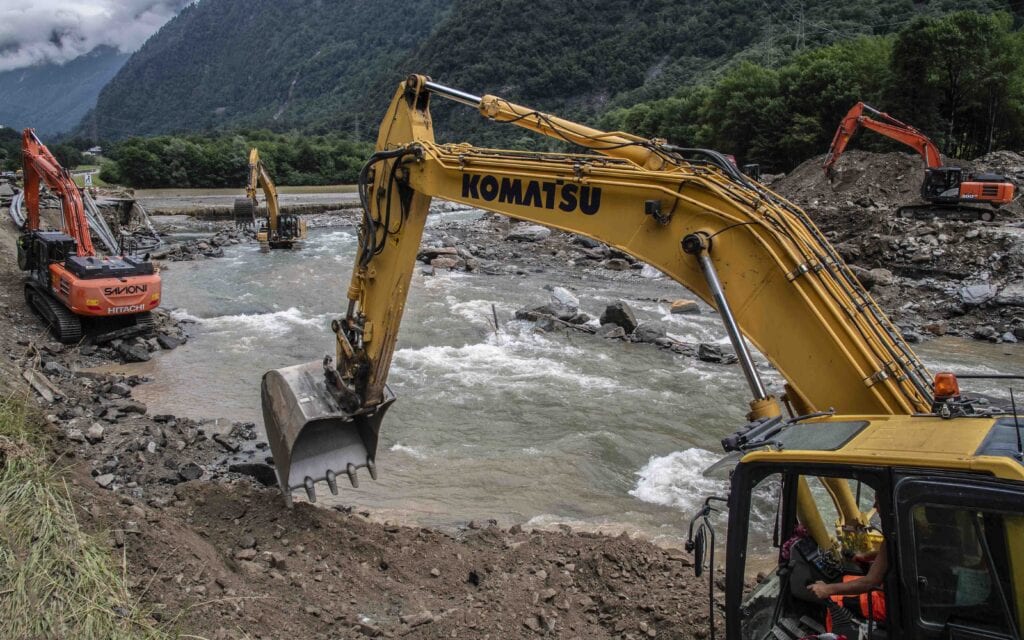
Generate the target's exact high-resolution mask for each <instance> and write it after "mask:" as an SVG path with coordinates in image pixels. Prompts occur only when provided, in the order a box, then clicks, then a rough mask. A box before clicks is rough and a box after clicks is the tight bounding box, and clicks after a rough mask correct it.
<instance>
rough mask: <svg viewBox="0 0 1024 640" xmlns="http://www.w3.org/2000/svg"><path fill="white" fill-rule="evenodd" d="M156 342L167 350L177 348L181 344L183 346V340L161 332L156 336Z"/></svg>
mask: <svg viewBox="0 0 1024 640" xmlns="http://www.w3.org/2000/svg"><path fill="white" fill-rule="evenodd" d="M156 342H157V344H159V345H160V348H161V349H165V350H167V351H170V350H172V349H177V348H178V347H179V346H181V340H179V339H178V338H175V337H174V336H169V335H167V334H165V333H161V334H160V335H158V336H157V337H156Z"/></svg>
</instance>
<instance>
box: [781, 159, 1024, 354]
mask: <svg viewBox="0 0 1024 640" xmlns="http://www.w3.org/2000/svg"><path fill="white" fill-rule="evenodd" d="M822 160H823V158H822V157H819V158H813V159H811V160H809V161H807V162H805V163H803V164H802V165H800V166H799V167H797V168H796V169H795V170H794V171H793V172H792V173H791V174H789V175H787V176H783V177H775V178H774V179H773V180H772V181H771V185H770V186H771V188H772V189H774V190H776V191H777V192H779V193H780V194H781V195H783V196H785V197H787V198H789V199H790V200H792V201H794V202H796V203H797V204H799V205H801V206H802V207H804V208H805V209H806V210H807V212H808V213H810V214H811V216H812V217H813V218H814V220H815V222H816V223H817V225H818V226H819V227H820V228H821V229H822V230H823V231H824V232H825V234H826V235H827V236H828V237H829V239H830V240H831V241H832V243H833V244H835V245H836V247H837V249H838V250H839V252H840V253H841V254H842V256H843V258H844V259H845V260H846V261H847V262H848V263H849V264H850V265H852V266H853V268H854V271H855V272H856V273H857V275H858V276H859V277H860V279H861V281H862V282H863V283H864V284H865V285H866V286H867V287H868V288H869V290H870V291H871V294H872V295H873V296H874V298H875V299H876V300H877V301H878V302H879V304H881V306H882V308H883V309H885V311H886V312H887V313H888V314H889V315H890V317H891V318H892V319H893V320H894V321H895V322H896V323H897V325H899V326H900V328H901V329H903V333H904V335H905V336H906V337H907V338H908V340H910V341H912V342H916V341H919V340H921V339H922V338H926V337H929V336H939V335H947V334H949V335H958V336H964V337H974V338H977V339H981V340H988V341H991V342H1016V341H1018V340H1024V207H1022V205H1021V200H1020V194H1021V192H1022V189H1024V157H1022V156H1021V155H1019V154H1016V153H1013V152H1009V151H997V152H994V153H990V154H988V155H986V156H983V157H982V158H979V159H977V160H975V161H974V162H956V164H960V165H963V166H964V167H965V169H967V171H973V172H979V173H980V172H991V173H997V174H1001V175H1004V176H1006V177H1007V178H1009V179H1010V180H1011V181H1013V182H1014V183H1015V184H1016V187H1017V194H1018V199H1017V200H1016V201H1015V202H1013V203H1011V204H1009V205H1006V206H1004V207H1002V208H1001V209H999V210H997V211H996V212H995V220H994V221H992V222H964V221H958V220H948V219H943V218H934V219H930V220H908V219H904V218H901V217H899V216H898V215H897V209H898V208H899V207H900V206H904V205H911V204H918V203H920V202H921V201H920V200H919V197H918V195H919V189H920V184H921V179H922V177H923V169H922V167H921V162H920V159H919V158H917V157H915V156H911V155H908V154H903V153H885V154H879V153H866V152H862V151H850V152H847V153H846V154H845V155H844V156H843V157H842V159H841V160H840V162H839V164H838V165H837V167H836V171H835V173H834V176H833V178H832V179H831V180H830V179H829V178H827V177H826V176H825V174H824V172H823V171H822V170H821V162H822Z"/></svg>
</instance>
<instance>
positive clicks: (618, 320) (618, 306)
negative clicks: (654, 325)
mask: <svg viewBox="0 0 1024 640" xmlns="http://www.w3.org/2000/svg"><path fill="white" fill-rule="evenodd" d="M606 324H614V325H617V326H620V327H622V329H623V331H625V332H626V333H633V331H634V330H636V327H637V325H638V324H639V323H638V322H637V321H636V314H635V313H633V309H632V308H631V307H630V306H629V305H628V304H626V303H625V302H623V301H622V300H619V301H617V302H613V303H612V304H610V305H608V306H607V307H605V309H604V313H602V314H601V325H602V326H603V325H606Z"/></svg>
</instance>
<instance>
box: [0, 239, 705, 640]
mask: <svg viewBox="0 0 1024 640" xmlns="http://www.w3.org/2000/svg"><path fill="white" fill-rule="evenodd" d="M4 223H5V224H9V223H7V221H6V219H5V221H4ZM12 246H13V242H5V243H4V245H3V250H2V255H0V301H2V309H0V311H2V313H3V314H4V317H5V322H6V323H7V326H8V327H9V330H6V331H4V332H2V333H0V348H3V350H4V351H5V353H8V354H10V357H9V358H8V359H6V360H5V361H3V363H2V366H0V368H2V369H3V373H4V375H3V380H4V385H5V386H6V387H7V392H8V393H10V394H15V395H17V396H18V397H20V398H22V399H23V402H24V403H25V404H26V406H29V407H31V409H30V413H31V415H32V416H33V418H32V424H33V425H35V428H36V429H37V430H38V432H41V433H43V434H45V436H46V439H45V444H42V445H39V446H40V449H39V451H40V452H41V455H42V456H44V458H45V459H46V460H47V461H57V463H58V464H56V465H55V466H53V467H52V469H53V470H54V473H55V474H56V475H55V476H53V481H55V482H57V483H58V486H60V487H63V488H64V490H65V492H66V495H67V498H68V499H67V504H68V505H72V506H73V507H72V508H73V510H74V522H73V523H71V524H72V525H73V529H72V530H71V534H69V535H67V536H62V537H61V542H63V543H65V544H67V545H73V544H77V542H76V541H77V540H79V539H80V538H79V536H87V537H88V538H89V539H90V540H93V541H94V543H93V544H94V545H97V546H95V547H94V548H95V549H98V552H97V553H99V556H100V557H105V558H106V562H107V564H106V565H105V566H106V567H107V568H108V569H110V568H111V567H112V568H113V569H111V570H116V571H119V572H120V573H119V575H120V576H121V580H122V582H121V583H117V582H113V581H111V584H110V587H111V588H114V589H118V590H119V591H117V592H118V593H119V594H122V595H123V596H124V598H125V601H126V602H127V603H128V604H129V605H131V606H128V605H122V604H121V603H120V601H116V602H115V601H111V600H106V599H99V594H100V593H101V591H100V590H98V589H97V590H95V591H94V592H90V593H89V595H90V596H91V597H92V600H91V603H92V609H90V610H89V611H85V612H80V611H79V610H78V609H77V608H73V607H72V608H69V607H68V606H67V603H68V602H69V601H68V599H67V596H68V594H65V593H64V591H63V589H64V588H65V587H63V586H62V585H61V584H60V583H55V582H54V581H50V582H48V583H47V584H55V588H54V589H51V590H42V591H40V592H38V593H34V594H33V595H32V600H33V602H34V603H35V606H36V609H35V610H32V611H26V610H25V609H24V608H22V609H21V615H18V616H10V617H8V616H4V618H3V621H2V622H0V631H2V633H0V635H3V636H4V637H12V638H30V637H35V636H38V635H39V633H38V632H36V631H34V629H38V628H39V627H38V626H36V625H38V624H41V623H42V621H43V620H44V618H45V616H47V615H49V614H50V613H52V612H55V611H60V612H61V613H62V615H63V616H64V618H62V620H64V622H62V623H61V624H66V625H68V626H67V627H66V628H75V625H91V624H93V623H90V622H89V619H88V618H87V617H86V614H87V613H92V614H95V613H97V612H99V613H102V614H103V615H104V616H105V619H107V620H111V619H117V620H123V622H120V623H118V624H121V625H122V627H123V628H119V629H118V630H117V631H116V632H112V631H109V629H108V628H107V627H101V626H93V627H91V628H89V629H86V630H85V631H83V632H82V633H78V634H76V637H83V638H88V637H96V638H100V637H103V638H106V637H119V634H120V637H138V636H142V635H144V634H145V633H152V634H153V636H154V637H159V634H161V633H162V634H166V635H168V636H171V637H175V636H193V637H203V638H220V639H223V638H259V637H263V638H279V637H288V636H302V637H309V638H336V637H378V636H383V637H398V636H402V637H410V638H434V637H441V636H443V637H472V638H476V637H492V638H507V637H534V636H536V635H554V636H556V637H567V638H572V637H579V638H612V637H615V638H619V637H632V638H643V637H663V638H691V637H697V636H699V635H700V634H701V633H702V632H703V631H704V630H706V611H707V609H706V602H707V594H706V591H705V590H704V587H703V582H702V581H698V580H697V579H695V578H694V577H693V574H692V569H691V568H690V567H689V560H688V555H687V554H683V553H680V552H679V551H677V550H665V549H662V548H659V547H656V546H654V545H652V544H650V543H648V542H645V541H643V540H635V539H631V538H629V537H628V536H622V537H618V536H616V537H610V536H603V535H600V534H596V533H587V532H574V531H572V530H571V529H570V528H569V527H566V526H562V527H553V530H550V531H540V530H537V531H534V530H530V529H528V528H526V529H524V528H523V527H521V526H506V527H498V526H496V525H494V524H493V523H492V522H489V521H487V520H479V521H474V522H471V523H467V524H465V525H464V526H463V527H459V528H458V529H455V530H452V529H449V530H447V531H445V532H441V531H439V530H435V529H429V528H421V527H414V526H401V525H399V524H396V523H394V522H386V521H382V520H383V519H382V518H381V517H380V516H379V515H375V514H374V513H373V512H372V511H370V510H367V509H364V508H360V507H356V506H353V505H351V504H350V505H345V504H336V505H335V506H334V507H333V508H316V507H313V506H310V505H307V504H299V505H297V507H296V508H295V510H294V511H287V510H286V509H285V508H284V504H283V500H282V498H281V496H280V493H279V491H278V490H277V489H276V487H273V486H267V484H270V485H273V479H272V478H269V477H267V474H266V471H267V470H269V469H270V467H269V466H267V465H266V464H265V462H264V458H265V457H266V453H265V444H264V443H262V442H261V441H260V439H259V437H258V435H257V434H256V432H255V431H254V429H253V425H251V424H247V423H237V422H236V423H234V424H233V423H231V422H229V421H226V422H221V421H216V420H213V421H207V420H202V419H190V418H179V417H176V416H173V415H168V414H160V413H156V412H154V411H152V410H151V409H150V408H149V407H147V406H146V405H145V404H144V403H141V402H139V400H138V399H136V398H135V397H134V396H135V392H136V390H137V389H138V388H139V385H140V384H141V385H144V384H145V383H146V380H145V379H143V378H141V377H137V376H131V375H128V376H125V375H121V374H117V373H96V372H94V371H92V369H93V368H94V367H95V366H96V365H98V364H99V365H102V364H104V363H106V364H114V363H116V362H120V359H119V358H115V357H114V355H113V354H106V353H105V352H102V351H98V352H92V353H88V354H85V353H83V348H82V347H79V346H64V345H60V344H59V343H56V342H55V341H53V340H51V339H50V338H49V336H48V335H47V334H46V333H45V330H44V329H43V328H42V327H41V325H40V324H39V323H38V321H37V320H36V319H35V318H34V316H32V314H31V313H30V312H29V311H28V310H27V309H26V308H25V307H24V305H23V304H22V302H21V278H20V274H19V273H18V271H17V269H16V267H15V265H14V264H13V255H12V252H11V251H10V250H9V249H10V247H12ZM86 369H88V370H86ZM26 371H28V372H31V373H30V376H31V377H33V378H34V379H35V380H36V381H37V383H38V385H37V388H39V387H41V388H45V389H46V390H47V391H48V393H44V392H41V391H38V390H33V389H30V388H29V387H28V385H26V384H24V383H23V382H21V381H22V380H23V379H24V373H25V372H26ZM193 393H199V392H198V391H195V390H193ZM11 460H12V458H11V457H10V456H9V455H6V456H5V458H4V460H3V461H2V462H0V464H3V465H4V470H5V471H8V470H10V469H11V468H12V467H11V464H12V462H11ZM25 482H26V483H27V484H26V485H25V490H27V491H32V490H36V489H38V488H39V486H40V485H37V484H35V482H36V481H35V480H32V479H27V480H25ZM265 483H266V484H265ZM5 507H6V508H7V509H8V511H6V512H5V518H4V521H5V523H10V522H15V521H17V520H18V519H19V518H22V517H23V516H24V515H25V514H27V513H28V512H29V511H30V510H31V511H34V512H38V513H42V514H51V515H53V516H54V517H57V515H58V514H59V513H60V512H59V511H58V510H56V509H57V508H58V505H55V504H51V503H48V502H45V501H44V502H42V503H40V502H37V501H31V502H29V503H12V504H10V505H9V506H8V505H5ZM4 531H5V534H11V535H14V530H13V529H11V528H10V526H9V525H8V524H5V527H4ZM15 548H17V547H15ZM72 552H73V548H72V547H71V546H68V547H67V549H66V553H72ZM53 557H54V558H58V559H59V558H60V557H62V556H61V555H60V553H58V550H54V551H53ZM4 562H5V569H8V570H17V569H18V568H19V567H21V566H24V564H23V563H24V559H23V557H21V556H13V557H12V556H7V557H5V558H4ZM66 568H67V567H66V566H61V565H60V563H59V562H58V563H56V564H51V565H50V566H49V567H47V568H46V569H45V572H55V573H54V575H53V576H50V577H53V578H55V577H56V576H57V575H58V574H60V572H63V571H64V570H65V569H66ZM45 572H44V574H43V575H42V579H43V580H46V579H47V577H48V576H49V573H45ZM99 575H105V574H102V573H101V574H99ZM119 585H120V586H119ZM122 587H123V588H122ZM67 588H74V587H70V586H69V587H67ZM5 595H9V594H0V598H3V597H5ZM7 602H13V600H10V599H8V600H7ZM36 614H38V615H36ZM115 622H116V621H115ZM44 635H45V633H44Z"/></svg>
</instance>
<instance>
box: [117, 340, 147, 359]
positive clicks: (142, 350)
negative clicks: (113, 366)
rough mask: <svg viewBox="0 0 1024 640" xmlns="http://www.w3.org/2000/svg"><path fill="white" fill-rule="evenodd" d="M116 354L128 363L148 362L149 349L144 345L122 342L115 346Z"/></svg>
mask: <svg viewBox="0 0 1024 640" xmlns="http://www.w3.org/2000/svg"><path fill="white" fill-rule="evenodd" d="M117 352H118V353H119V354H121V357H122V358H124V359H125V360H126V361H128V362H146V361H148V360H149V358H150V355H149V349H148V348H147V346H146V344H145V343H143V344H129V343H127V342H122V343H121V344H119V345H117Z"/></svg>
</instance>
